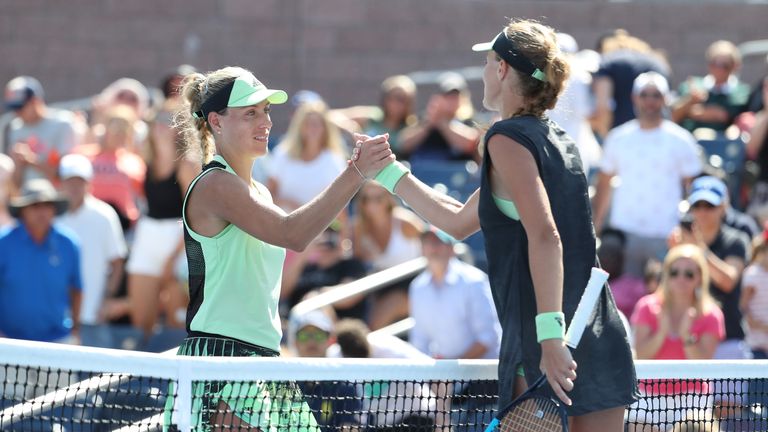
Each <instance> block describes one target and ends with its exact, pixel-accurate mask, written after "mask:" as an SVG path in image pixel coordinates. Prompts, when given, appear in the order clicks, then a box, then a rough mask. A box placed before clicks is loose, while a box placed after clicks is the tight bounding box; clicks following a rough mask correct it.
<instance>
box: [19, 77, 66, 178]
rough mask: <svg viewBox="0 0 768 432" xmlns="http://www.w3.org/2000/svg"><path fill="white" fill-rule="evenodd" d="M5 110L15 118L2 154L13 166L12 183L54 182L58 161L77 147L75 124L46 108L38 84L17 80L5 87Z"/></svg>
mask: <svg viewBox="0 0 768 432" xmlns="http://www.w3.org/2000/svg"><path fill="white" fill-rule="evenodd" d="M4 102H5V107H6V109H8V110H12V111H13V113H14V116H15V117H14V118H13V120H11V124H10V128H9V131H8V141H7V142H6V143H5V151H6V152H7V153H8V154H9V155H10V156H11V157H12V158H13V160H14V162H15V163H16V171H15V173H14V181H15V183H16V185H17V186H18V185H21V184H22V183H24V182H25V181H26V180H29V179H32V178H47V179H48V180H53V179H55V178H56V174H57V169H58V165H59V160H60V159H61V157H62V156H63V155H65V154H67V153H69V152H70V151H71V150H72V148H74V147H75V146H76V145H77V144H79V137H78V133H77V128H78V124H77V120H76V118H75V116H74V115H73V114H72V113H71V112H69V111H63V110H57V109H52V108H49V107H48V106H47V105H46V103H45V99H44V93H43V86H42V85H41V84H40V81H38V80H37V79H35V78H33V77H30V76H19V77H16V78H14V79H12V80H11V81H9V82H8V84H7V85H6V86H5V98H4Z"/></svg>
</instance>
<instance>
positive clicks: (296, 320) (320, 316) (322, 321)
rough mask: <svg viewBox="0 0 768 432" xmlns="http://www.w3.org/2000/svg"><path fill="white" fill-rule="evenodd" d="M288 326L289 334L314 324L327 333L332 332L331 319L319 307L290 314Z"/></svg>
mask: <svg viewBox="0 0 768 432" xmlns="http://www.w3.org/2000/svg"><path fill="white" fill-rule="evenodd" d="M289 326H290V332H291V334H296V332H298V331H299V330H301V329H303V328H304V327H306V326H314V327H317V328H319V329H320V330H322V331H324V332H327V333H331V332H333V320H331V317H329V316H328V315H327V314H326V313H325V312H323V311H322V310H320V309H315V310H313V311H309V312H307V313H304V314H299V315H297V314H291V317H290V320H289Z"/></svg>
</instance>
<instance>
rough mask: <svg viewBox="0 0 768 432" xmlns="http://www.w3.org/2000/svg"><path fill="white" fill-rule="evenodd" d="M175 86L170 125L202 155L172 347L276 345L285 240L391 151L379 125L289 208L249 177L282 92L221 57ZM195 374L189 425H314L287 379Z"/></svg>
mask: <svg viewBox="0 0 768 432" xmlns="http://www.w3.org/2000/svg"><path fill="white" fill-rule="evenodd" d="M182 94H183V97H184V101H185V108H184V109H183V110H182V111H181V112H180V113H179V116H180V119H179V121H180V127H181V128H182V129H183V131H184V133H185V142H186V145H187V146H188V147H189V148H191V149H197V150H199V151H201V152H202V160H203V163H204V164H205V165H204V167H203V171H202V173H201V174H200V175H198V176H197V177H196V178H195V179H194V180H193V181H192V183H191V184H190V186H189V189H188V190H187V193H186V197H185V200H184V209H183V213H182V216H183V222H184V235H185V242H186V244H185V246H186V252H187V260H188V262H189V291H190V302H189V308H188V311H187V331H188V336H187V338H186V339H185V340H184V341H183V343H182V344H181V346H180V347H179V351H178V354H179V355H193V356H277V355H278V353H279V349H280V338H281V329H280V318H279V316H278V298H279V297H280V296H279V290H280V279H281V273H282V269H283V259H284V258H285V249H284V248H291V249H294V250H298V251H300V250H303V249H304V248H305V247H306V246H307V245H308V244H309V243H310V242H311V241H312V240H313V239H314V238H315V237H316V236H317V235H319V234H320V233H321V232H323V230H324V229H325V228H326V227H327V226H328V225H329V224H330V223H331V222H332V221H333V219H334V218H335V217H336V215H338V214H339V212H341V211H342V210H343V209H344V208H345V206H346V205H347V204H348V202H349V200H350V199H351V198H352V197H353V196H354V195H355V193H356V192H357V190H358V189H359V188H360V187H361V186H362V184H363V183H364V182H365V180H366V178H369V177H371V176H373V175H375V174H376V173H377V172H378V171H380V170H381V169H382V168H383V167H384V166H386V165H387V164H389V163H391V162H392V161H393V160H394V156H393V155H392V152H391V151H390V149H389V144H388V143H387V141H386V139H387V137H386V136H378V137H376V138H372V139H369V140H366V141H365V142H360V143H359V145H360V146H359V147H356V148H355V150H354V156H355V159H354V160H355V162H351V163H350V164H349V166H348V167H347V168H346V169H345V170H344V171H343V172H342V173H341V174H340V175H339V176H338V177H337V178H336V180H335V181H334V182H333V183H332V184H331V185H330V186H329V187H328V188H326V189H325V190H324V191H323V192H322V193H320V195H318V196H317V197H316V198H315V199H314V200H312V201H310V202H309V203H307V204H305V205H304V206H302V207H300V208H298V209H297V210H295V211H293V212H291V213H290V214H287V213H285V212H284V211H283V210H281V209H280V208H279V207H277V206H276V205H274V204H273V203H272V197H271V196H270V194H269V191H268V190H267V188H266V187H265V186H264V185H262V184H259V183H257V182H255V181H253V180H251V166H252V165H253V162H254V160H255V159H256V158H258V157H260V156H263V155H265V154H266V153H267V140H268V139H269V132H270V129H271V128H272V120H271V119H270V115H269V113H270V106H271V105H272V104H280V103H284V102H285V101H286V99H287V95H286V93H285V92H284V91H282V90H271V89H268V88H267V87H265V86H264V84H262V83H261V82H259V81H258V80H257V79H256V77H254V76H253V74H252V73H251V72H249V71H247V70H245V69H242V68H236V67H227V68H223V69H219V70H217V71H214V72H211V73H208V74H207V75H202V74H192V75H190V76H188V77H187V78H186V79H185V81H184V84H183V89H182ZM197 385H198V386H200V388H195V389H193V394H194V395H196V396H197V395H202V397H196V398H195V400H194V402H193V403H194V405H193V413H196V415H195V416H194V418H193V419H192V429H193V430H210V429H213V430H219V429H220V428H223V429H226V430H230V428H236V429H238V430H241V429H240V428H246V429H247V428H249V427H253V428H254V429H256V428H258V429H260V430H265V431H266V430H273V429H274V428H275V427H277V428H279V429H280V430H286V431H319V429H318V427H317V423H316V421H315V419H314V417H313V416H312V414H311V412H310V411H309V407H308V406H307V404H306V402H304V400H303V398H302V396H301V394H300V392H299V390H298V387H296V386H295V385H285V384H282V385H281V384H277V383H266V382H260V383H249V384H248V388H244V386H245V385H246V384H242V383H227V382H207V383H200V384H197ZM169 405H170V406H173V401H172V400H171V401H170V403H169ZM168 423H169V421H167V422H166V424H168ZM249 430H250V429H249Z"/></svg>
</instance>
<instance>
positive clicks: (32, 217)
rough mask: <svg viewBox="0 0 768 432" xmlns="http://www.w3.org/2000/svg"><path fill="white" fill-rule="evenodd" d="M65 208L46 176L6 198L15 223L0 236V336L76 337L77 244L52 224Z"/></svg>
mask: <svg viewBox="0 0 768 432" xmlns="http://www.w3.org/2000/svg"><path fill="white" fill-rule="evenodd" d="M66 209H67V201H66V200H65V199H64V198H62V197H61V196H60V195H59V194H58V193H57V192H56V190H55V189H54V187H53V185H52V184H51V183H50V182H49V181H48V180H45V179H34V180H30V181H28V182H27V183H25V184H24V186H23V187H22V190H21V194H20V195H19V196H18V197H15V198H13V199H11V201H10V205H9V210H10V213H11V215H12V216H13V217H16V218H18V219H19V224H18V225H17V226H16V227H14V228H12V229H10V230H9V231H6V232H4V233H3V234H2V235H0V335H2V336H5V337H10V338H15V339H27V340H36V341H44V342H73V341H74V340H75V339H74V337H75V336H76V335H77V332H78V327H79V325H78V324H79V316H80V315H79V314H80V293H81V288H82V284H81V281H80V246H79V245H78V243H77V240H76V239H75V237H74V234H71V233H70V231H68V230H66V228H60V227H58V226H56V225H54V224H53V219H54V217H55V216H57V215H61V214H62V213H64V212H65V211H66ZM30 318H34V319H30Z"/></svg>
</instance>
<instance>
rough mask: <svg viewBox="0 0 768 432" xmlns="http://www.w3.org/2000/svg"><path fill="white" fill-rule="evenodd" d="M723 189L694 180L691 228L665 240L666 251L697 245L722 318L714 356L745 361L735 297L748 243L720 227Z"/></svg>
mask: <svg viewBox="0 0 768 432" xmlns="http://www.w3.org/2000/svg"><path fill="white" fill-rule="evenodd" d="M727 193H728V192H727V188H726V186H725V183H723V182H722V181H721V180H720V179H718V178H716V177H712V176H703V177H699V178H697V179H696V180H695V181H694V182H693V184H692V185H691V193H690V195H689V196H688V204H690V208H691V210H690V211H691V214H692V216H693V225H692V227H691V228H692V229H691V230H687V229H685V228H682V227H678V228H676V229H675V230H674V231H673V233H672V235H671V236H670V237H669V245H670V248H672V247H674V246H677V245H678V244H682V243H693V244H696V245H698V246H699V247H700V248H701V249H702V250H703V251H704V252H705V256H706V258H707V265H708V267H709V274H710V279H711V280H710V286H709V288H710V293H711V294H712V297H714V299H715V300H716V301H717V303H718V304H719V305H720V308H721V309H722V310H723V315H724V317H725V341H723V342H722V343H721V344H720V345H719V346H718V349H717V351H716V352H715V358H719V359H725V358H730V359H732V358H746V357H747V356H748V352H749V351H748V349H747V347H746V346H745V344H744V343H743V340H744V331H743V330H742V328H741V318H742V316H741V311H740V310H739V297H740V294H741V282H740V280H741V274H742V272H743V271H744V267H745V266H746V264H747V263H748V262H749V252H750V249H749V247H750V246H749V245H750V240H749V238H748V237H747V236H746V234H744V233H742V232H741V231H739V230H737V229H735V228H731V227H729V226H727V225H725V224H724V223H723V216H724V215H725V206H726V202H727V201H726V199H727Z"/></svg>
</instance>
